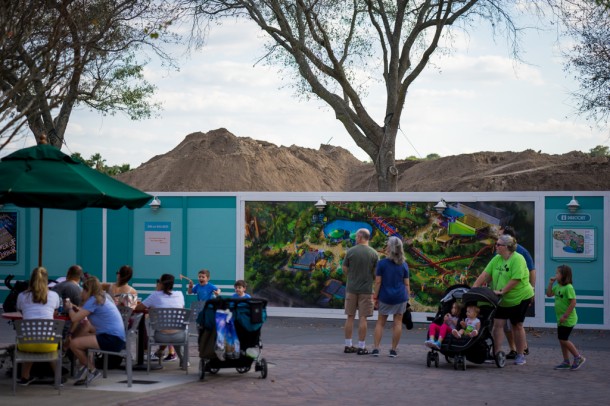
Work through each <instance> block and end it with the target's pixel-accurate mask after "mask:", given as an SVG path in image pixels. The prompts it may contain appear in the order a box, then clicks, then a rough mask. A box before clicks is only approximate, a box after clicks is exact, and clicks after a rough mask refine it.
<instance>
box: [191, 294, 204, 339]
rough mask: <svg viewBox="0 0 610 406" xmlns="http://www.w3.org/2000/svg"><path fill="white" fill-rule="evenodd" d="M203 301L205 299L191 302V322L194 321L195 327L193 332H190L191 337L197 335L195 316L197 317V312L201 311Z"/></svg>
mask: <svg viewBox="0 0 610 406" xmlns="http://www.w3.org/2000/svg"><path fill="white" fill-rule="evenodd" d="M205 303H206V301H205V300H195V301H193V302H191V323H195V327H197V328H196V329H195V331H194V332H192V333H190V336H191V337H199V325H198V324H197V317H199V313H201V311H202V310H203V308H204V307H205Z"/></svg>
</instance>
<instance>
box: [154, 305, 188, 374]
mask: <svg viewBox="0 0 610 406" xmlns="http://www.w3.org/2000/svg"><path fill="white" fill-rule="evenodd" d="M190 315H191V310H190V309H172V308H154V309H149V311H148V325H147V332H148V357H147V360H146V373H147V374H148V373H150V359H151V356H152V347H153V345H173V346H174V347H176V346H177V347H183V348H184V351H183V354H182V368H184V370H185V371H186V373H187V374H188V373H189V370H188V359H189V345H188V344H189V332H188V330H189V323H190ZM162 330H178V331H184V339H183V340H181V341H158V340H156V339H155V332H159V331H162ZM176 350H177V351H178V350H179V349H178V348H177V349H176ZM161 362H162V358H161V357H160V358H159V364H161Z"/></svg>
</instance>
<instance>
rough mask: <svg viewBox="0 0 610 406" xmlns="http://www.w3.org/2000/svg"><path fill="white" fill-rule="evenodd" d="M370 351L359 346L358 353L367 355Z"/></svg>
mask: <svg viewBox="0 0 610 406" xmlns="http://www.w3.org/2000/svg"><path fill="white" fill-rule="evenodd" d="M368 353H369V350H367V349H366V348H358V355H367V354H368Z"/></svg>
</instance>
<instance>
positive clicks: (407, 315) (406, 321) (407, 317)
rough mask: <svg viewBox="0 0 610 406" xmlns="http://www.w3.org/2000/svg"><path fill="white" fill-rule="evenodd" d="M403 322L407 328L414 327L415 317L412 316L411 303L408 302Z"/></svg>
mask: <svg viewBox="0 0 610 406" xmlns="http://www.w3.org/2000/svg"><path fill="white" fill-rule="evenodd" d="M402 324H404V325H405V327H406V328H407V330H412V329H413V317H411V304H410V303H409V302H407V311H406V312H405V314H403V315H402Z"/></svg>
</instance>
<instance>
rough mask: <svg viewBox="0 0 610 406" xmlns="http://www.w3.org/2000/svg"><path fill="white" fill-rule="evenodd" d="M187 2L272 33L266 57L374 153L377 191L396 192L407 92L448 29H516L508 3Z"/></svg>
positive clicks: (210, 16) (209, 17) (201, 14)
mask: <svg viewBox="0 0 610 406" xmlns="http://www.w3.org/2000/svg"><path fill="white" fill-rule="evenodd" d="M184 1H185V2H186V3H188V4H190V5H191V6H192V10H193V14H194V16H195V21H196V22H195V24H196V27H199V28H201V27H205V26H206V24H208V23H209V22H210V21H213V20H216V19H221V18H235V17H237V18H246V19H249V20H252V21H253V22H255V23H256V24H257V25H258V26H259V27H260V28H261V29H262V30H263V32H264V33H265V34H266V35H267V37H268V39H269V43H268V49H267V51H268V52H267V54H266V58H267V59H268V60H270V61H272V62H275V63H279V64H280V65H282V66H284V67H288V68H289V69H290V68H294V71H295V72H297V75H296V76H297V77H298V79H299V80H300V83H299V85H300V89H299V90H300V93H301V94H307V95H312V94H313V95H315V96H317V97H318V98H320V99H322V100H323V101H324V102H325V103H327V104H328V105H329V106H330V107H331V108H332V109H333V110H334V113H335V116H336V118H337V119H338V120H339V121H340V122H341V123H342V124H343V126H344V127H345V129H346V131H347V132H348V133H349V134H350V136H351V137H352V138H353V139H354V141H355V142H356V144H357V145H358V146H359V147H360V148H362V149H363V150H364V151H365V152H366V153H367V154H368V155H369V156H370V157H371V159H372V160H373V163H374V165H375V170H376V173H377V176H378V182H377V183H378V189H379V190H380V191H395V190H396V185H397V177H398V170H397V168H396V166H395V144H396V135H397V132H398V129H399V125H400V119H401V116H402V113H403V109H404V107H405V101H406V97H407V93H408V90H409V88H410V87H411V85H412V84H413V82H414V81H415V79H417V77H418V76H419V75H420V74H421V72H422V71H423V70H424V68H425V67H426V66H427V65H428V64H429V61H430V57H431V56H432V54H433V53H434V52H435V51H437V49H439V44H440V41H441V39H443V37H444V36H447V35H448V34H449V33H450V31H448V30H449V28H450V27H452V26H455V27H456V28H457V27H458V26H459V27H460V28H464V27H467V26H469V25H473V24H479V23H481V22H482V21H489V22H490V23H491V24H492V26H493V27H494V29H495V30H497V29H504V33H506V34H508V35H509V37H510V38H512V39H514V36H515V34H516V32H517V30H516V29H515V27H514V26H513V23H512V20H511V18H510V15H509V13H508V11H507V10H508V6H509V5H511V3H514V2H511V1H500V0H462V1H459V0H446V1H445V0H434V1H432V0H416V1H409V0H395V1H389V0H295V1H284V0H184ZM202 31H203V32H206V30H202ZM371 80H380V81H383V85H384V87H385V111H384V113H383V116H381V115H380V116H379V117H373V116H372V114H371V108H370V106H368V107H367V106H365V100H366V96H367V89H366V86H365V84H366V83H367V82H368V83H370V82H371ZM439 114H442V112H441V111H439Z"/></svg>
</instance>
